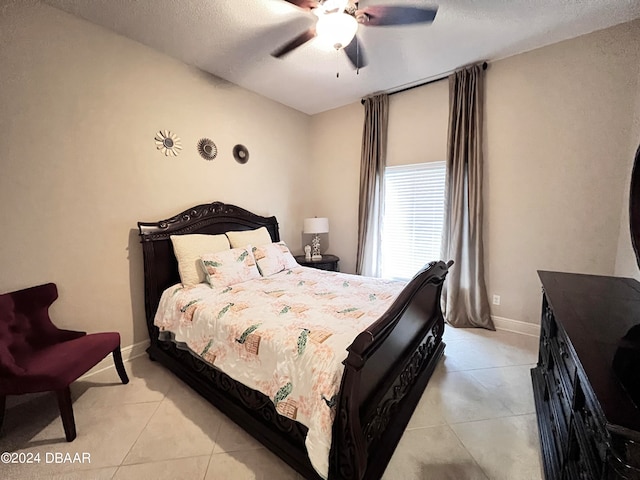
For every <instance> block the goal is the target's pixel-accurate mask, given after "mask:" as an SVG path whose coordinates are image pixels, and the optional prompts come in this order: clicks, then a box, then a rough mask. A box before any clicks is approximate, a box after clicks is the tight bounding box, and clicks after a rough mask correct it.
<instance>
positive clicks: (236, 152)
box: [233, 145, 249, 164]
mask: <svg viewBox="0 0 640 480" xmlns="http://www.w3.org/2000/svg"><path fill="white" fill-rule="evenodd" d="M233 158H235V159H236V162H238V163H242V164H244V163H247V162H248V161H249V150H247V147H245V146H244V145H236V146H235V147H233Z"/></svg>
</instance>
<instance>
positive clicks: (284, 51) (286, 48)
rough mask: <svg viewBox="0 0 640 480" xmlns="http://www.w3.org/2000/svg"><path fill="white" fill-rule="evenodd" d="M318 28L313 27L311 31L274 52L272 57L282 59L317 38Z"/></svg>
mask: <svg viewBox="0 0 640 480" xmlns="http://www.w3.org/2000/svg"><path fill="white" fill-rule="evenodd" d="M316 35H317V34H316V28H315V27H311V28H310V29H309V30H307V31H305V32H303V33H301V34H300V35H298V36H297V37H296V38H294V39H293V40H291V41H290V42H288V43H286V44H284V45H283V46H282V47H280V48H278V49H277V50H275V51H274V52H272V53H271V56H272V57H276V58H280V57H283V56H284V55H286V54H287V53H289V52H291V51H292V50H295V49H296V48H298V47H299V46H300V45H303V44H305V43H307V42H308V41H309V40H311V39H313V38H314V37H315V36H316Z"/></svg>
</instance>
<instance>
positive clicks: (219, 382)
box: [138, 202, 451, 480]
mask: <svg viewBox="0 0 640 480" xmlns="http://www.w3.org/2000/svg"><path fill="white" fill-rule="evenodd" d="M262 226H264V227H266V228H267V230H268V231H269V233H270V234H271V238H272V239H273V241H274V242H277V241H279V240H280V235H279V232H278V222H277V220H276V218H275V217H261V216H259V215H255V214H253V213H251V212H248V211H246V210H244V209H242V208H239V207H236V206H234V205H227V204H224V203H220V202H214V203H211V204H207V205H198V206H196V207H193V208H190V209H188V210H186V211H184V212H182V213H180V214H179V215H176V216H174V217H171V218H169V219H167V220H161V221H159V222H152V223H147V222H139V223H138V228H139V231H140V237H141V243H142V249H143V253H144V280H145V307H146V317H147V318H146V320H147V327H148V329H149V338H150V340H151V345H150V347H149V348H148V350H147V353H148V354H149V357H150V358H151V359H152V360H155V361H158V362H160V363H161V364H163V365H165V366H166V367H167V368H169V369H170V370H172V371H173V372H174V373H175V374H176V375H177V376H178V377H180V378H181V379H182V380H183V381H185V382H186V383H187V384H189V385H190V386H191V387H192V388H193V389H195V390H196V391H197V392H199V393H200V394H201V395H202V396H203V397H205V398H206V399H207V400H208V401H209V402H211V403H212V404H213V405H215V406H216V407H217V408H218V409H219V410H221V411H222V412H223V413H225V414H226V415H227V416H228V417H229V418H231V419H232V420H233V421H235V422H236V423H237V424H238V425H239V426H241V427H242V428H243V429H244V430H246V431H247V432H248V433H250V434H251V435H253V436H254V437H255V438H256V439H258V440H259V441H260V442H262V443H263V444H264V445H265V446H266V447H267V448H269V449H270V450H271V451H273V452H274V453H275V454H276V455H278V456H279V457H280V458H282V459H283V460H284V461H285V462H287V463H288V464H289V465H291V466H292V467H293V468H294V469H296V470H297V471H298V472H299V473H300V474H302V475H303V476H304V477H305V478H307V479H319V478H321V477H320V476H319V475H318V474H317V472H316V471H315V470H314V469H313V467H312V466H311V463H310V461H309V459H308V456H307V451H306V448H305V444H304V440H305V436H306V433H307V428H306V427H305V426H303V425H302V424H300V423H298V422H296V421H294V420H291V419H289V418H286V417H284V416H281V415H279V414H278V413H277V412H276V410H275V407H274V405H273V403H272V401H271V400H270V399H269V398H268V397H267V396H265V395H264V394H262V393H260V392H258V391H256V390H253V389H250V388H248V387H246V386H245V385H243V384H241V383H239V382H236V381H235V380H233V379H232V378H230V377H229V376H228V375H226V374H224V373H223V372H221V371H220V370H218V369H216V368H213V367H211V366H209V365H207V364H206V363H204V362H202V361H200V360H199V359H198V358H197V357H196V356H194V355H192V354H191V353H189V352H187V351H185V350H181V349H179V348H177V347H176V345H175V344H174V343H173V342H169V341H166V342H165V341H160V340H158V328H157V327H155V326H154V325H153V319H154V316H155V313H156V309H157V308H158V303H159V301H160V296H161V295H162V292H163V291H164V290H165V289H166V288H168V287H169V286H171V285H174V284H176V283H180V277H179V274H178V265H177V261H176V258H175V256H174V253H173V247H172V245H171V240H170V238H169V236H170V235H183V234H193V233H204V234H221V233H224V232H227V231H231V230H250V229H255V228H259V227H262ZM450 266H451V262H449V264H448V265H447V264H445V263H444V262H431V263H430V264H429V265H427V266H425V267H424V268H423V269H422V270H421V271H420V272H419V273H418V274H417V275H416V276H415V277H414V278H413V279H412V280H411V281H410V282H409V284H408V285H407V286H406V287H405V289H404V290H402V292H401V293H400V295H399V296H398V298H397V299H396V300H395V301H394V303H393V304H392V305H391V307H389V309H388V310H387V311H386V312H385V313H384V314H383V315H382V316H381V317H380V318H379V319H378V320H377V321H376V322H374V323H373V324H372V325H371V326H369V328H368V329H367V330H365V331H363V332H362V333H360V334H359V335H358V336H357V337H356V339H355V340H354V342H353V343H352V344H351V345H350V346H349V348H348V349H347V350H348V352H349V353H348V356H347V358H346V360H345V361H344V365H345V369H344V374H343V377H342V383H341V387H340V394H339V395H338V399H337V404H336V409H337V410H336V417H335V421H334V425H333V439H332V447H331V453H330V459H329V463H330V465H329V479H330V480H337V479H357V480H361V479H379V478H380V477H381V476H382V474H383V473H384V470H385V468H386V466H387V464H388V463H389V460H390V459H391V455H392V454H393V451H394V450H395V448H396V446H397V444H398V442H399V441H400V437H401V436H402V434H403V432H404V429H405V427H406V426H407V423H408V422H409V419H410V417H411V414H412V413H413V411H414V409H415V407H416V405H417V403H418V401H419V400H420V397H421V396H422V392H423V391H424V389H425V387H426V386H427V382H428V381H429V378H430V377H431V374H432V373H433V370H434V368H435V367H436V365H437V363H438V360H439V359H440V356H441V355H442V353H443V351H444V342H442V333H443V331H444V319H443V316H442V311H441V310H440V295H441V292H442V283H443V281H444V279H445V277H446V274H447V271H448V267H450Z"/></svg>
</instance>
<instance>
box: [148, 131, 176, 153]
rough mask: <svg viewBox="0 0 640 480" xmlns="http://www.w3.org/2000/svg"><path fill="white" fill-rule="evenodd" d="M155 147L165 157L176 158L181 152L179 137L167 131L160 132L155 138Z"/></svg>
mask: <svg viewBox="0 0 640 480" xmlns="http://www.w3.org/2000/svg"><path fill="white" fill-rule="evenodd" d="M155 141H156V147H158V150H160V151H161V152H162V153H164V154H165V156H167V157H177V156H178V154H179V153H180V150H182V143H181V141H180V137H178V136H177V135H176V134H175V133H171V132H170V131H169V130H164V131H163V130H160V131H159V132H158V133H157V134H156V136H155Z"/></svg>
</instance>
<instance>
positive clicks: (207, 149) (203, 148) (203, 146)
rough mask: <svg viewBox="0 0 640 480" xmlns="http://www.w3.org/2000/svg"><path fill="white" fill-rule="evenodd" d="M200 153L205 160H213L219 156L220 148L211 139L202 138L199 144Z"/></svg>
mask: <svg viewBox="0 0 640 480" xmlns="http://www.w3.org/2000/svg"><path fill="white" fill-rule="evenodd" d="M198 153H199V154H200V156H201V157H202V158H204V159H205V160H213V159H214V158H216V155H218V147H216V144H215V143H213V140H211V139H209V138H201V139H200V141H199V142H198Z"/></svg>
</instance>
